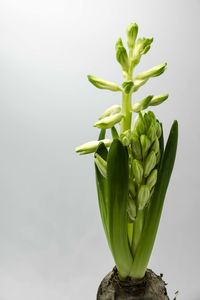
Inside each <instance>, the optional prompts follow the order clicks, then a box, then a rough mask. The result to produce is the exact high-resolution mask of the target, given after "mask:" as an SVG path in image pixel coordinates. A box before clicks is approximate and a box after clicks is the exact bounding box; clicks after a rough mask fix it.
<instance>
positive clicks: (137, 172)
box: [132, 159, 143, 184]
mask: <svg viewBox="0 0 200 300" xmlns="http://www.w3.org/2000/svg"><path fill="white" fill-rule="evenodd" d="M132 169H133V174H134V176H135V181H136V183H137V184H140V183H141V182H142V178H143V166H142V164H141V162H139V161H138V160H137V159H134V160H133V161H132Z"/></svg>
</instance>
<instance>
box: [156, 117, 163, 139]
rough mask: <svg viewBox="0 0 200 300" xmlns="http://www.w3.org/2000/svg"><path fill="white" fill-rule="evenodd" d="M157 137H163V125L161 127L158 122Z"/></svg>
mask: <svg viewBox="0 0 200 300" xmlns="http://www.w3.org/2000/svg"><path fill="white" fill-rule="evenodd" d="M156 135H157V138H158V139H159V138H160V137H161V135H162V127H161V125H160V123H159V122H158V121H157V122H156Z"/></svg>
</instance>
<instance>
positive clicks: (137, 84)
mask: <svg viewBox="0 0 200 300" xmlns="http://www.w3.org/2000/svg"><path fill="white" fill-rule="evenodd" d="M147 80H148V79H136V80H134V82H133V84H134V87H133V91H134V92H137V90H139V88H140V87H141V86H143V85H144V84H145V83H146V82H147Z"/></svg>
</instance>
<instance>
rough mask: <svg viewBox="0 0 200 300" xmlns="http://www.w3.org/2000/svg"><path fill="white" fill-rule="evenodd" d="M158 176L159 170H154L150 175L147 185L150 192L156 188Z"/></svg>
mask: <svg viewBox="0 0 200 300" xmlns="http://www.w3.org/2000/svg"><path fill="white" fill-rule="evenodd" d="M157 176H158V170H157V169H154V170H153V171H152V172H151V174H150V175H149V177H148V178H147V182H146V184H147V185H148V187H149V189H150V190H151V189H152V188H153V187H154V186H155V184H156V182H157Z"/></svg>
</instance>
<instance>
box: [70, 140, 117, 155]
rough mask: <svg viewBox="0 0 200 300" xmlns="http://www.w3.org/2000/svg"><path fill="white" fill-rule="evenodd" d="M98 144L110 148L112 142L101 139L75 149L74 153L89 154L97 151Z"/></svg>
mask: <svg viewBox="0 0 200 300" xmlns="http://www.w3.org/2000/svg"><path fill="white" fill-rule="evenodd" d="M100 143H104V144H105V146H106V147H110V145H111V143H112V141H111V140H109V139H103V140H101V141H91V142H87V143H85V144H82V145H81V146H78V147H76V149H75V151H76V152H77V153H79V154H89V153H93V152H95V151H96V150H97V148H98V146H99V144H100Z"/></svg>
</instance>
